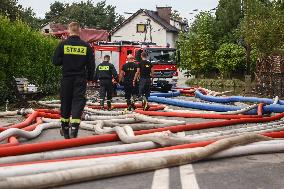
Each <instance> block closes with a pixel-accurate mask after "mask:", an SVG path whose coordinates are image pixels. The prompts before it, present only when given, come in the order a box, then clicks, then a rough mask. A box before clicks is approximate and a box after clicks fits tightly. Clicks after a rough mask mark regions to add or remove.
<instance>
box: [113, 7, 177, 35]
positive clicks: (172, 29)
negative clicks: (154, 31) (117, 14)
mask: <svg viewBox="0 0 284 189" xmlns="http://www.w3.org/2000/svg"><path fill="white" fill-rule="evenodd" d="M140 13H145V14H146V15H147V16H148V17H150V18H151V19H152V20H154V21H155V22H156V23H158V24H159V25H161V26H162V27H163V28H164V29H166V30H167V31H169V32H179V29H177V28H176V27H174V26H172V25H171V24H169V23H168V22H167V21H165V20H164V19H162V18H161V17H160V16H158V14H157V12H156V11H150V10H144V9H140V10H138V11H137V12H136V13H134V14H133V15H131V16H130V17H129V18H128V19H126V20H125V21H124V22H123V23H121V24H120V25H118V26H117V27H116V28H114V29H113V30H112V31H111V32H110V34H111V35H112V34H113V33H115V32H116V31H118V30H119V29H121V28H122V27H123V26H125V25H126V24H127V23H129V22H131V20H133V19H134V18H135V17H136V16H138V15H139V14H140Z"/></svg>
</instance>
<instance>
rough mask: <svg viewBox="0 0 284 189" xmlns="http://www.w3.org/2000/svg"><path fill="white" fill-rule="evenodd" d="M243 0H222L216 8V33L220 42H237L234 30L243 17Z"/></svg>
mask: <svg viewBox="0 0 284 189" xmlns="http://www.w3.org/2000/svg"><path fill="white" fill-rule="evenodd" d="M241 3H242V1H241V0H220V1H219V4H218V7H217V10H216V35H217V40H218V41H219V44H222V43H227V42H235V41H236V39H235V36H234V30H235V29H237V27H238V25H239V24H240V20H241V18H242V17H243V12H242V8H241Z"/></svg>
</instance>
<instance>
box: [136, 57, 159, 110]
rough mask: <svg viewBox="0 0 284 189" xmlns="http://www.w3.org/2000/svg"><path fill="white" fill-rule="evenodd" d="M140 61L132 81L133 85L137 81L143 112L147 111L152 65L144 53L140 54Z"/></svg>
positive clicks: (152, 71) (152, 72)
mask: <svg viewBox="0 0 284 189" xmlns="http://www.w3.org/2000/svg"><path fill="white" fill-rule="evenodd" d="M141 58H142V61H141V62H140V63H139V64H138V69H137V72H136V74H135V78H134V80H133V85H135V83H136V80H137V79H138V78H140V80H139V96H140V98H141V99H142V106H143V110H148V109H149V106H148V98H149V97H150V93H151V84H152V82H153V74H154V70H153V65H152V64H151V63H150V62H149V61H148V60H147V58H148V55H147V53H146V52H143V53H141Z"/></svg>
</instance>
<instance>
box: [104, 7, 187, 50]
mask: <svg viewBox="0 0 284 189" xmlns="http://www.w3.org/2000/svg"><path fill="white" fill-rule="evenodd" d="M171 17H172V10H171V7H157V10H156V11H151V10H145V9H140V10H138V11H137V12H136V13H134V14H133V15H132V16H130V17H129V18H128V19H126V20H125V21H124V22H123V23H122V24H121V25H119V26H118V27H116V28H115V29H114V30H112V31H111V32H110V34H111V41H112V42H115V41H135V42H153V43H156V44H157V45H161V46H170V47H175V43H176V40H177V37H178V33H179V31H181V30H182V29H183V27H184V23H183V22H182V21H178V20H174V19H172V18H171Z"/></svg>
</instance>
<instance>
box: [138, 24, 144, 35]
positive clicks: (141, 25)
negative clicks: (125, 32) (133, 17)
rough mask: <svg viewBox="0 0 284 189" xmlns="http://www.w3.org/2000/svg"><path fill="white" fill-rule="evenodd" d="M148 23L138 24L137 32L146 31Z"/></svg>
mask: <svg viewBox="0 0 284 189" xmlns="http://www.w3.org/2000/svg"><path fill="white" fill-rule="evenodd" d="M145 32H146V24H137V33H145Z"/></svg>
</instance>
